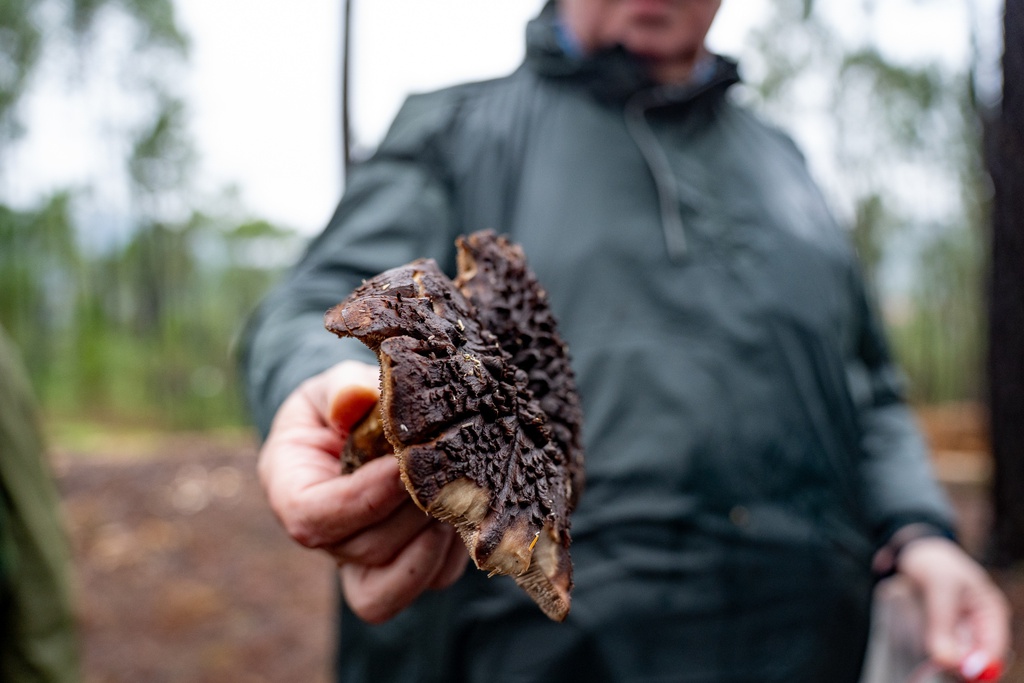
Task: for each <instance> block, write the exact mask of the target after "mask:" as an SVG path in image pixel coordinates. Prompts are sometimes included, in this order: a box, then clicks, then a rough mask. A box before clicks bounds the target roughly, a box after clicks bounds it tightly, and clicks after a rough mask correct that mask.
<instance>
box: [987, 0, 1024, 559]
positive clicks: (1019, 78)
mask: <svg viewBox="0 0 1024 683" xmlns="http://www.w3.org/2000/svg"><path fill="white" fill-rule="evenodd" d="M994 135H995V139H994V142H995V144H994V145H993V146H992V154H991V155H990V157H989V158H990V162H989V164H990V170H991V173H992V179H993V182H994V184H995V198H994V205H993V220H992V254H991V259H992V261H991V280H990V283H989V286H990V288H991V289H990V292H989V356H988V376H989V403H990V405H989V408H990V415H991V437H992V452H993V456H994V458H995V473H994V480H993V482H994V491H993V494H994V506H995V510H994V512H995V520H994V522H995V523H994V529H993V539H992V540H993V544H992V550H993V554H992V558H991V559H992V560H993V561H994V562H995V563H997V564H1001V565H1008V564H1011V563H1015V562H1020V561H1022V560H1024V0H1006V14H1005V52H1004V55H1003V101H1002V109H1001V112H1000V116H999V121H998V123H997V125H996V128H995V130H994Z"/></svg>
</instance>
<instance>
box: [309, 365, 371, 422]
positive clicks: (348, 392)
mask: <svg viewBox="0 0 1024 683" xmlns="http://www.w3.org/2000/svg"><path fill="white" fill-rule="evenodd" d="M321 390H322V391H323V392H324V401H323V403H322V404H321V405H324V406H325V407H326V408H327V412H326V415H324V418H325V420H326V421H327V423H328V424H329V425H331V426H332V427H334V428H335V429H337V430H338V431H340V432H342V433H343V434H348V433H349V432H350V431H351V430H352V427H353V426H354V425H355V424H356V423H357V422H359V420H361V419H362V418H363V416H364V415H366V413H368V412H369V411H370V409H371V408H372V407H373V406H374V404H375V403H376V402H377V399H378V398H379V397H380V370H379V368H378V367H377V366H375V365H367V364H366V363H359V362H355V361H346V362H342V363H339V364H337V365H335V366H334V367H332V368H330V369H329V370H327V371H326V372H325V373H324V376H323V381H322V383H321Z"/></svg>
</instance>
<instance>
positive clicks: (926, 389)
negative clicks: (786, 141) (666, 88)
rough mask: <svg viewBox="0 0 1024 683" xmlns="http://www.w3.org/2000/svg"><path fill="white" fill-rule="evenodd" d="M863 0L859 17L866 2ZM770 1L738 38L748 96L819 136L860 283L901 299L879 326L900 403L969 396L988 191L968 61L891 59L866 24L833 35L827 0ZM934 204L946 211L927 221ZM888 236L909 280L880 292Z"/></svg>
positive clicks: (888, 261)
mask: <svg viewBox="0 0 1024 683" xmlns="http://www.w3.org/2000/svg"><path fill="white" fill-rule="evenodd" d="M931 2H932V3H933V4H935V3H937V2H938V0H931ZM924 4H927V3H924ZM861 6H862V10H861V11H862V12H864V13H865V16H869V15H870V12H872V11H873V7H874V4H873V3H870V2H865V3H862V4H861ZM774 7H775V11H774V13H773V14H772V15H771V16H770V17H769V19H768V21H767V22H766V23H765V24H764V25H762V26H760V27H759V28H758V29H757V30H755V31H754V33H753V35H752V36H751V39H750V44H751V46H752V48H751V52H752V53H753V54H752V57H753V60H752V61H753V62H754V66H755V75H756V77H755V79H754V83H753V85H754V88H755V92H756V94H757V96H758V97H759V98H760V100H761V103H762V104H763V106H764V108H765V110H766V111H767V112H768V113H769V115H770V116H773V117H775V118H778V119H781V120H783V121H786V122H787V123H786V127H787V128H789V129H791V130H800V127H801V126H811V127H816V128H818V129H820V130H821V131H824V135H820V137H822V138H824V139H826V140H828V141H829V142H828V144H830V147H831V149H830V151H829V153H828V154H829V155H830V156H831V158H832V160H833V161H834V162H835V163H834V166H833V168H831V169H830V170H831V172H832V173H833V174H834V175H835V176H836V177H835V178H829V180H830V190H831V191H830V196H831V197H832V199H833V200H835V201H836V203H837V204H838V205H839V206H840V207H842V206H844V205H845V207H846V216H845V218H846V220H847V222H848V223H849V225H850V230H851V239H852V241H853V243H854V245H855V246H856V248H857V251H858V253H859V255H860V257H861V260H862V263H863V265H864V270H865V273H866V276H867V279H868V280H869V283H870V284H871V286H872V287H873V288H874V289H875V290H876V291H877V292H879V293H880V295H881V297H882V298H883V300H884V299H887V298H889V299H892V300H895V301H897V302H898V303H899V305H898V306H895V308H898V309H899V315H895V316H892V317H891V319H890V320H889V323H890V333H891V335H892V337H893V340H894V342H895V344H894V347H895V351H896V355H897V356H898V358H899V360H900V361H901V363H902V364H903V365H904V367H905V369H906V371H907V374H908V375H909V377H910V387H911V394H912V398H913V399H914V400H918V401H925V402H930V401H940V400H965V399H974V398H978V397H979V381H978V377H979V374H980V367H981V354H982V352H983V345H982V336H983V329H984V327H985V324H984V322H985V321H984V318H983V312H984V306H983V305H982V292H981V291H980V283H981V282H982V279H983V264H984V253H983V249H982V248H981V240H982V236H983V235H984V225H985V224H986V220H987V219H986V216H987V210H986V208H985V204H986V201H987V200H986V192H987V189H986V184H985V182H984V172H983V170H982V167H983V166H982V160H981V144H980V140H979V135H978V124H977V117H976V114H975V110H974V106H973V105H974V99H973V97H972V94H971V69H970V66H971V65H969V64H964V65H962V66H961V67H959V68H956V67H953V68H951V67H949V66H948V65H944V66H940V64H939V63H938V62H925V63H916V62H915V63H905V62H900V61H897V60H895V59H893V58H892V57H890V56H888V55H887V54H885V53H884V52H883V51H882V50H881V49H880V47H879V45H877V44H876V43H875V42H874V40H873V36H872V35H871V32H870V30H869V29H867V28H865V30H864V31H863V32H862V33H861V35H860V36H859V38H851V37H850V36H851V35H855V32H851V31H846V32H844V31H842V30H840V28H841V27H839V26H837V25H836V24H835V23H834V22H835V19H834V15H830V14H829V11H830V10H834V9H835V6H834V5H831V4H830V3H821V2H814V1H813V0H777V1H776V2H775V3H774ZM845 16H848V14H847V15H845ZM870 25H871V22H870V21H865V22H864V26H865V27H868V26H870ZM957 187H959V188H961V190H960V192H959V196H956V195H957V190H956V188H957ZM950 188H952V191H950ZM936 204H938V205H946V206H949V207H950V208H949V209H948V210H946V211H945V212H944V214H943V215H941V216H937V215H936V213H937V209H936V207H935V205H936ZM897 244H900V245H903V246H902V248H901V249H900V250H899V252H900V256H899V258H900V259H901V262H900V263H899V265H898V268H899V270H900V271H902V272H909V273H910V275H911V277H910V278H909V279H910V282H911V284H910V285H909V288H908V289H907V291H901V292H891V291H887V290H886V289H885V287H886V278H885V277H884V274H885V273H886V272H889V271H891V270H892V267H893V264H894V259H893V257H892V255H893V253H894V252H896V251H897V249H896V248H895V247H896V245H897ZM907 244H913V245H914V246H915V248H914V249H913V250H910V251H911V252H912V253H910V254H907V251H908V249H907V247H906V245H907ZM887 308H890V309H892V308H894V307H893V306H888V307H887Z"/></svg>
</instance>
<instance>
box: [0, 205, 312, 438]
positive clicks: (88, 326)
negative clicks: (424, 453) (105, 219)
mask: <svg viewBox="0 0 1024 683" xmlns="http://www.w3.org/2000/svg"><path fill="white" fill-rule="evenodd" d="M71 201H72V198H71V197H70V196H69V195H67V194H59V195H56V196H54V197H52V198H50V199H48V200H47V201H45V202H43V203H42V204H41V205H40V206H39V207H38V208H37V209H35V210H33V211H15V210H12V209H10V208H9V207H6V206H2V205H0V322H2V323H3V325H4V327H5V328H7V330H8V331H9V333H10V334H11V337H12V338H13V339H15V341H16V342H17V343H18V345H19V346H20V347H21V349H22V350H23V352H24V355H25V358H26V364H27V365H28V367H29V370H30V375H31V376H32V378H33V380H34V383H35V385H36V389H37V392H38V393H39V395H40V399H41V401H42V403H43V405H44V407H45V408H46V409H47V410H49V411H50V412H51V413H56V414H60V415H63V416H67V417H70V418H81V417H88V418H95V419H103V420H117V421H121V422H131V423H144V424H149V425H153V426H162V427H211V426H221V425H225V424H241V423H243V422H244V421H245V413H244V406H243V405H242V402H241V398H240V396H241V394H240V391H239V390H238V387H237V377H236V374H235V368H234V354H233V350H232V344H233V340H234V339H235V338H236V337H237V335H238V334H239V332H240V329H241V326H242V324H243V321H244V320H245V318H246V316H247V314H248V313H249V312H251V310H252V309H253V307H254V306H255V305H256V302H257V301H258V299H259V298H260V297H261V296H262V294H263V292H265V290H266V288H267V287H268V286H269V284H270V283H271V282H272V281H273V280H274V279H276V277H277V276H278V274H279V269H278V268H277V267H267V266H264V265H262V264H261V263H258V262H257V263H253V262H252V261H253V260H252V259H251V258H250V256H249V255H250V254H251V253H252V252H253V250H254V249H258V248H261V247H262V248H271V249H273V250H275V251H278V252H281V251H285V252H295V251H297V249H298V248H299V243H300V240H299V238H298V237H297V236H296V235H295V234H294V233H293V232H291V231H289V230H285V229H282V228H279V227H276V226H272V225H270V224H268V223H265V222H262V221H250V222H239V221H230V220H226V219H216V220H215V219H212V218H210V217H207V216H203V215H199V214H195V215H193V216H192V217H190V219H189V220H188V221H186V222H185V223H183V224H180V225H168V224H161V223H153V224H149V225H145V226H142V227H141V228H140V229H139V230H138V231H137V232H136V233H135V234H134V235H133V236H132V237H131V239H130V240H129V241H127V242H126V243H125V244H123V245H120V246H117V247H115V248H113V249H111V250H110V251H109V252H106V253H101V254H94V255H89V254H87V253H83V252H82V251H81V250H80V248H79V246H78V244H77V242H76V240H75V238H74V231H73V228H72V222H71V220H70V215H71V211H70V205H71Z"/></svg>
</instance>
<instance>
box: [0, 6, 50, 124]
mask: <svg viewBox="0 0 1024 683" xmlns="http://www.w3.org/2000/svg"><path fill="white" fill-rule="evenodd" d="M38 4H39V2H38V0H0V143H3V142H4V140H5V139H11V138H15V137H17V136H18V133H19V130H20V126H19V125H18V121H17V120H16V119H15V118H14V116H13V113H14V112H13V110H14V106H15V104H17V102H18V100H19V99H21V96H22V94H23V93H24V91H25V86H26V85H27V84H28V81H29V76H30V75H31V74H32V71H33V70H34V69H35V66H36V64H37V62H38V61H39V55H40V53H41V51H42V34H41V32H40V30H39V26H38V25H37V24H36V22H35V11H36V6H37V5H38Z"/></svg>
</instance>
